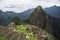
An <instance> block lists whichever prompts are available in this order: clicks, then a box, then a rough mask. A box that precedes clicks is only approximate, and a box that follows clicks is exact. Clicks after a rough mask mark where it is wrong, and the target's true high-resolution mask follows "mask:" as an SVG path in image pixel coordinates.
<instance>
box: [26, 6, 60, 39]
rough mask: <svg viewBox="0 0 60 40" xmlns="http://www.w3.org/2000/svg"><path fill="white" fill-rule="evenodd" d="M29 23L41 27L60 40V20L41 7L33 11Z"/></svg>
mask: <svg viewBox="0 0 60 40" xmlns="http://www.w3.org/2000/svg"><path fill="white" fill-rule="evenodd" d="M27 22H28V23H29V24H33V25H37V26H39V27H41V28H42V29H44V30H46V31H47V32H49V33H50V34H53V35H54V36H55V37H56V38H57V39H56V40H60V36H59V35H60V32H59V30H60V25H59V24H60V19H58V18H55V17H52V16H50V15H48V14H47V13H46V12H45V11H44V10H43V8H42V7H41V6H38V7H37V8H36V9H35V10H34V11H33V13H32V15H31V17H29V19H28V21H27Z"/></svg>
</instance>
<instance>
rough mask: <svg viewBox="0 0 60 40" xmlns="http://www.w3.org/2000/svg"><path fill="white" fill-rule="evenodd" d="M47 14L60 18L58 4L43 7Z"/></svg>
mask: <svg viewBox="0 0 60 40" xmlns="http://www.w3.org/2000/svg"><path fill="white" fill-rule="evenodd" d="M44 10H45V11H46V12H47V13H48V14H49V15H51V16H53V17H57V18H60V6H56V5H54V6H51V7H48V8H45V9H44Z"/></svg>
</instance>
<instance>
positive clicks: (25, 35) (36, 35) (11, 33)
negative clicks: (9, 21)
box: [0, 24, 55, 40]
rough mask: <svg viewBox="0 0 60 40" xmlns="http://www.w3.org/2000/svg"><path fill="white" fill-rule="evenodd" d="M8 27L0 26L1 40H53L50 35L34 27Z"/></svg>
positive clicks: (26, 25)
mask: <svg viewBox="0 0 60 40" xmlns="http://www.w3.org/2000/svg"><path fill="white" fill-rule="evenodd" d="M9 26H10V27H9ZM9 26H8V27H2V26H0V39H1V40H55V39H54V37H53V36H52V35H51V34H49V33H47V32H46V31H44V30H42V29H41V28H39V27H37V26H34V25H29V24H25V25H17V26H16V27H15V26H14V25H9Z"/></svg>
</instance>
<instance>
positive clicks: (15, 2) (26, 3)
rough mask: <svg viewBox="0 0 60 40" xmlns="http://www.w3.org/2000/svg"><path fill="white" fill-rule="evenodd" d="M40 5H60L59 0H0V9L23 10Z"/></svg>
mask: <svg viewBox="0 0 60 40" xmlns="http://www.w3.org/2000/svg"><path fill="white" fill-rule="evenodd" d="M38 5H41V6H42V7H43V8H45V7H51V6H53V5H57V6H60V0H0V10H3V11H14V12H23V11H24V10H27V9H31V8H35V7H37V6H38Z"/></svg>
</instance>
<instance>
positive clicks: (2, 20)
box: [0, 8, 34, 26]
mask: <svg viewBox="0 0 60 40" xmlns="http://www.w3.org/2000/svg"><path fill="white" fill-rule="evenodd" d="M33 10H34V9H33V8H32V9H28V10H26V11H24V12H21V13H15V12H12V11H7V12H3V11H2V10H0V25H5V26H6V25H8V24H9V23H10V22H11V21H12V19H13V18H14V17H16V16H18V17H19V18H21V19H25V18H28V16H30V15H31V13H32V11H33Z"/></svg>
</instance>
